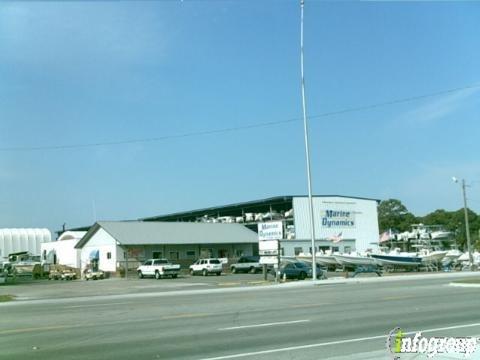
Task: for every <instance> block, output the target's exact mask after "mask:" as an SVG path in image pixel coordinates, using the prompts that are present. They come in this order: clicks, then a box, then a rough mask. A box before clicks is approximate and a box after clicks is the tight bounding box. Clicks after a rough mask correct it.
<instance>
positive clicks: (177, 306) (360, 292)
mask: <svg viewBox="0 0 480 360" xmlns="http://www.w3.org/2000/svg"><path fill="white" fill-rule="evenodd" d="M449 282H450V280H449V279H443V278H442V279H429V280H426V279H423V280H413V279H407V278H406V279H405V280H402V281H394V282H386V281H382V282H380V281H379V282H375V281H373V282H368V283H360V284H356V283H350V284H332V285H316V286H304V284H301V283H298V284H294V285H295V286H286V287H279V286H273V287H257V288H242V287H239V288H230V289H203V290H182V291H170V292H163V293H161V292H159V293H141V292H139V293H128V294H114V295H108V296H103V297H91V298H75V297H72V298H68V299H58V300H55V299H50V300H46V299H44V300H38V301H23V302H11V303H5V304H0V319H1V329H0V358H1V359H49V360H55V359H62V360H63V359H89V360H90V359H115V360H117V359H218V360H220V359H232V358H240V359H391V358H392V357H391V355H389V354H388V353H387V351H386V346H385V341H386V336H385V334H387V333H388V332H389V331H390V330H392V329H393V328H394V327H397V326H399V327H401V328H402V329H403V330H404V331H418V330H424V331H425V330H426V333H425V334H426V335H427V334H428V336H479V335H480V311H479V308H480V289H479V288H456V287H451V286H448V283H449ZM296 285H298V286H296ZM479 347H480V346H479ZM403 358H404V357H402V359H403ZM420 358H422V357H415V359H420ZM423 358H426V357H423ZM437 358H438V357H437ZM458 358H460V357H458ZM471 358H475V359H478V358H480V348H479V349H478V351H477V353H475V354H474V355H473V357H471Z"/></svg>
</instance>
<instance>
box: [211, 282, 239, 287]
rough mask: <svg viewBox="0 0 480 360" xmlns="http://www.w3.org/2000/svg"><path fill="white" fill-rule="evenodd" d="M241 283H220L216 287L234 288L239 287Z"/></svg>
mask: <svg viewBox="0 0 480 360" xmlns="http://www.w3.org/2000/svg"><path fill="white" fill-rule="evenodd" d="M241 284H242V283H239V282H221V283H218V284H217V285H218V286H236V285H241Z"/></svg>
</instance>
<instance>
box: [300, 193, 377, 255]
mask: <svg viewBox="0 0 480 360" xmlns="http://www.w3.org/2000/svg"><path fill="white" fill-rule="evenodd" d="M293 208H294V220H295V234H296V239H299V240H304V239H309V238H310V216H309V204H308V198H307V197H298V198H294V199H293ZM325 210H343V211H351V212H354V213H355V226H354V227H352V228H349V227H331V228H328V227H325V226H322V223H321V221H322V220H321V217H322V213H323V212H324V211H325ZM313 212H314V219H315V239H326V238H328V237H331V236H333V235H337V234H338V233H339V232H342V237H343V238H344V239H355V240H356V242H355V248H356V250H357V251H365V250H366V249H368V248H371V247H372V245H371V244H370V243H372V242H378V218H377V202H376V201H374V200H362V199H353V198H343V197H314V198H313Z"/></svg>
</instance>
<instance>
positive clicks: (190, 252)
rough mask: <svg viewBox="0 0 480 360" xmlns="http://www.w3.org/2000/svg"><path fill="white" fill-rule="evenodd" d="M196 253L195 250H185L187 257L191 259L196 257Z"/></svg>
mask: <svg viewBox="0 0 480 360" xmlns="http://www.w3.org/2000/svg"><path fill="white" fill-rule="evenodd" d="M195 254H196V253H195V250H187V251H186V252H185V255H186V256H187V258H189V259H192V258H195Z"/></svg>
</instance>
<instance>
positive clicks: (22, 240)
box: [0, 229, 52, 259]
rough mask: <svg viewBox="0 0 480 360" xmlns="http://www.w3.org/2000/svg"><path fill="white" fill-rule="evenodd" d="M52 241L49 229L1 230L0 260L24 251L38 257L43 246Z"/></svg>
mask: <svg viewBox="0 0 480 360" xmlns="http://www.w3.org/2000/svg"><path fill="white" fill-rule="evenodd" d="M50 241H52V234H51V233H50V231H49V230H48V229H0V259H1V258H5V257H7V256H8V254H12V253H17V252H22V251H27V252H29V253H31V254H32V255H34V256H38V255H40V250H41V244H43V243H48V242H50Z"/></svg>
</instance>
